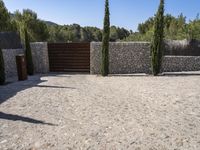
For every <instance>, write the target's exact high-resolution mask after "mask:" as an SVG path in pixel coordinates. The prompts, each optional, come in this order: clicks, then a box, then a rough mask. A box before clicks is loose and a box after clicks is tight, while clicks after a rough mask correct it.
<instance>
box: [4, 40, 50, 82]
mask: <svg viewBox="0 0 200 150" xmlns="http://www.w3.org/2000/svg"><path fill="white" fill-rule="evenodd" d="M2 51H3V58H4V62H5V72H6V78H7V79H8V78H12V77H17V67H16V56H17V55H18V54H24V52H25V51H24V49H3V50H2ZM31 51H32V56H33V64H34V71H35V73H48V72H49V57H48V46H47V43H46V42H36V43H31Z"/></svg>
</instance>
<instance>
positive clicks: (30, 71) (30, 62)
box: [24, 28, 34, 75]
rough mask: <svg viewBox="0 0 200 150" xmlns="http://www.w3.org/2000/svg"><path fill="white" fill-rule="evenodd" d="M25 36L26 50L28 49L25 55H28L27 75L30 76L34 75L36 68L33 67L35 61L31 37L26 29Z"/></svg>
mask: <svg viewBox="0 0 200 150" xmlns="http://www.w3.org/2000/svg"><path fill="white" fill-rule="evenodd" d="M24 35H25V48H26V50H25V53H26V65H27V73H28V75H33V74H34V66H33V60H32V52H31V46H30V40H29V35H28V32H27V29H26V28H25V29H24Z"/></svg>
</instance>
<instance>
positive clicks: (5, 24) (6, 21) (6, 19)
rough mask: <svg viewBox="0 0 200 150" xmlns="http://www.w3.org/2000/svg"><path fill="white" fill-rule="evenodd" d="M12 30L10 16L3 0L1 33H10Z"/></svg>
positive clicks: (1, 1) (0, 0)
mask: <svg viewBox="0 0 200 150" xmlns="http://www.w3.org/2000/svg"><path fill="white" fill-rule="evenodd" d="M10 28H11V24H10V15H9V13H8V10H7V9H6V7H5V5H4V2H3V0H0V32H1V31H9V30H10Z"/></svg>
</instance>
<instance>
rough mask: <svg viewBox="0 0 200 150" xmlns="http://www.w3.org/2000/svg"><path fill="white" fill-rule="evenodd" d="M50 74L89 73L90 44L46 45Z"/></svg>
mask: <svg viewBox="0 0 200 150" xmlns="http://www.w3.org/2000/svg"><path fill="white" fill-rule="evenodd" d="M48 52H49V66H50V71H51V72H90V43H48Z"/></svg>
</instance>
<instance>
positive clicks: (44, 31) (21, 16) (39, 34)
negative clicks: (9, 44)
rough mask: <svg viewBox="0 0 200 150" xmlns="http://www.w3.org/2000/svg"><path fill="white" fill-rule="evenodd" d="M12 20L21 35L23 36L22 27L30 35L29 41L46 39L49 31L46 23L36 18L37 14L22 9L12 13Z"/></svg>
mask: <svg viewBox="0 0 200 150" xmlns="http://www.w3.org/2000/svg"><path fill="white" fill-rule="evenodd" d="M12 20H13V22H15V24H16V25H17V28H18V31H19V32H20V34H21V37H25V36H24V34H25V33H24V28H27V32H28V33H29V36H30V41H32V42H36V41H47V39H48V37H49V32H48V28H47V25H46V24H45V23H44V22H43V21H41V20H39V19H38V18H37V14H36V13H35V12H33V11H32V10H30V9H24V10H23V12H22V13H20V12H19V11H16V12H15V13H14V15H13V19H12Z"/></svg>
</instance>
